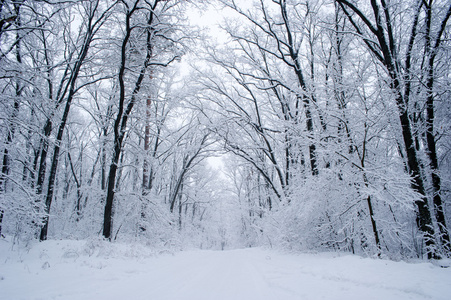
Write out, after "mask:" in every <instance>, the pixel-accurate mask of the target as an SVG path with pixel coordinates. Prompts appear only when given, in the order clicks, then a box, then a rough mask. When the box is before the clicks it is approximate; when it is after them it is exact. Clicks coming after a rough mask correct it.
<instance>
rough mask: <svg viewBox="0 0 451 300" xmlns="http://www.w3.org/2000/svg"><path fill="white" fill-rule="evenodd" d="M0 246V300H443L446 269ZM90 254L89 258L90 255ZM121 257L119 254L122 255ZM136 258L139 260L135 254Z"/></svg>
mask: <svg viewBox="0 0 451 300" xmlns="http://www.w3.org/2000/svg"><path fill="white" fill-rule="evenodd" d="M1 246H4V244H3V245H1V243H0V258H2V260H1V261H0V291H1V292H0V299H5V300H6V299H8V300H20V299H26V300H34V299H45V300H50V299H59V300H63V299H64V300H69V299H70V300H72V299H74V300H75V299H77V300H78V299H86V300H89V299H93V300H103V299H108V300H115V299H121V300H128V299H130V300H147V299H149V300H150V299H153V300H203V299H205V300H207V299H208V300H223V299H224V300H225V299H229V300H240V299H243V300H253V299H255V300H257V299H258V300H267V299H277V300H291V299H306V300H308V299H313V300H315V299H346V300H351V299H359V300H360V299H366V300H367V299H397V300H399V299H450V298H449V297H450V296H451V285H450V284H449V282H451V268H440V267H437V266H434V265H433V264H430V263H425V262H421V263H405V262H392V261H386V260H379V259H364V258H360V257H357V256H352V255H343V254H341V255H339V254H333V253H325V254H300V255H290V254H283V253H279V252H275V251H268V250H263V249H259V248H254V249H239V250H228V251H200V250H195V251H185V252H180V253H176V254H174V255H166V254H164V255H159V256H157V257H155V256H150V257H149V256H142V255H141V254H142V251H141V250H140V249H136V248H132V247H131V246H128V245H123V247H122V249H119V250H118V248H117V247H118V245H117V244H116V245H111V244H106V246H105V245H102V246H100V247H99V246H98V245H97V246H95V247H94V248H92V247H91V248H90V247H89V246H88V247H87V246H86V245H82V241H48V242H46V243H39V244H37V245H35V246H33V247H32V248H31V250H27V251H26V252H17V250H16V251H11V250H10V249H7V247H1ZM92 249H94V251H93V252H89V251H90V250H92ZM124 249H125V250H124ZM140 251H141V252H140Z"/></svg>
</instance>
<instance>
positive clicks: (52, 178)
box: [39, 2, 99, 241]
mask: <svg viewBox="0 0 451 300" xmlns="http://www.w3.org/2000/svg"><path fill="white" fill-rule="evenodd" d="M98 4H99V3H98V2H96V3H94V4H93V7H92V11H91V12H90V15H89V16H88V24H87V27H86V28H87V32H86V34H85V39H84V43H83V45H82V48H81V50H80V53H79V56H78V59H77V61H76V63H75V65H74V68H73V70H72V73H71V76H70V79H69V81H68V88H69V92H68V95H67V99H66V105H65V107H64V112H63V116H62V117H61V123H60V125H59V128H58V133H57V136H56V141H55V148H54V151H53V158H52V165H51V167H50V174H49V179H48V186H47V195H46V198H45V214H46V216H45V217H44V220H43V226H42V228H41V234H40V237H39V239H40V240H41V241H44V240H46V239H47V231H48V223H49V213H50V208H51V205H52V199H53V192H54V185H55V179H56V173H57V172H56V171H57V168H58V162H59V153H60V149H61V143H62V139H63V134H64V129H65V128H66V123H67V119H68V117H69V111H70V108H71V104H72V100H73V98H74V96H75V93H76V89H75V85H76V83H77V79H78V75H79V73H80V69H81V66H82V65H83V63H84V60H85V58H86V56H87V54H88V50H89V47H90V45H91V41H92V39H93V37H94V33H95V30H94V26H96V25H97V22H95V23H94V24H93V19H94V15H95V12H96V10H97V7H98Z"/></svg>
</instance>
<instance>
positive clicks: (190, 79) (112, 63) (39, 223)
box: [0, 0, 451, 259]
mask: <svg viewBox="0 0 451 300" xmlns="http://www.w3.org/2000/svg"><path fill="white" fill-rule="evenodd" d="M450 16H451V2H450V1H449V0H407V1H405V0H403V1H401V0H361V1H355V0H258V1H257V0H255V1H240V0H214V1H196V0H190V1H188V0H185V1H183V0H70V1H68V0H4V1H1V2H0V89H1V92H0V136H1V138H0V151H1V152H0V154H1V158H0V163H1V173H0V228H1V229H0V234H1V238H2V239H3V238H6V237H10V238H11V239H13V240H14V241H16V242H18V243H19V242H21V243H26V242H29V241H33V240H41V241H43V240H47V239H89V238H92V237H101V238H104V239H106V240H108V241H116V240H117V241H124V242H127V241H134V242H136V241H139V242H140V243H141V242H142V243H143V244H145V245H148V246H149V247H161V248H164V247H171V248H177V249H184V248H201V249H225V248H242V247H254V246H261V245H265V246H269V247H277V248H283V249H290V250H294V251H340V252H350V253H355V254H359V255H364V256H375V257H386V258H390V259H403V258H417V257H419V258H425V259H426V258H443V257H446V256H449V255H450V253H451V245H450V236H449V231H448V229H449V227H447V226H450V225H449V224H450V223H451V184H450V182H451V118H450V117H451V101H450V97H451V90H450V87H451V41H450V37H451V21H450V20H449V19H450Z"/></svg>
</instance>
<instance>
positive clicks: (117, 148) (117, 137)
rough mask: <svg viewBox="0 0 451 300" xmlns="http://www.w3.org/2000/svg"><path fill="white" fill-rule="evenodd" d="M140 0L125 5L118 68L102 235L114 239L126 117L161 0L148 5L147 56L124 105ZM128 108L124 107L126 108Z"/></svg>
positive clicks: (149, 54)
mask: <svg viewBox="0 0 451 300" xmlns="http://www.w3.org/2000/svg"><path fill="white" fill-rule="evenodd" d="M139 2H140V1H139V0H136V1H135V3H134V4H133V7H132V8H131V9H130V7H129V6H128V5H127V4H125V3H124V5H125V6H126V9H127V12H126V16H125V36H124V39H123V40H122V45H121V64H120V68H119V75H118V80H119V89H120V95H119V110H118V113H117V116H116V120H115V122H114V127H113V130H114V150H113V158H112V161H111V165H110V169H109V173H108V185H107V196H106V202H105V210H104V217H103V236H104V238H106V239H108V240H110V241H111V234H112V224H113V204H114V194H115V183H116V182H115V181H116V174H117V169H118V162H119V157H120V156H121V151H122V143H123V140H124V137H125V131H126V128H127V121H128V118H129V116H130V114H131V112H132V109H133V106H134V105H135V103H136V101H137V97H138V93H139V91H140V89H141V86H142V83H143V80H144V76H145V74H146V71H147V69H148V67H149V64H150V59H151V57H152V45H151V40H152V33H151V29H150V25H151V24H152V22H153V18H154V13H155V9H156V7H157V5H158V3H159V2H160V0H155V2H154V3H153V5H151V6H150V7H149V16H148V19H147V25H149V29H148V31H147V40H146V42H147V45H146V48H147V49H146V50H147V53H146V58H145V60H144V62H143V65H142V67H141V70H140V72H139V76H138V78H137V79H136V82H135V85H134V88H133V92H132V95H131V98H130V101H129V103H128V104H127V107H126V108H125V107H124V106H125V79H124V75H125V70H126V68H127V65H126V61H127V50H128V43H129V39H130V35H131V32H132V27H131V24H130V22H131V18H132V16H133V14H134V13H135V12H136V11H137V10H138V9H140V8H139V7H138V4H139ZM124 108H125V109H124Z"/></svg>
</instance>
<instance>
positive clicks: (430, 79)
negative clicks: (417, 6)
mask: <svg viewBox="0 0 451 300" xmlns="http://www.w3.org/2000/svg"><path fill="white" fill-rule="evenodd" d="M425 7H426V53H427V54H428V66H427V82H426V87H427V99H426V142H427V151H426V152H427V155H428V157H429V161H430V168H431V177H432V188H433V195H432V197H433V198H432V199H433V203H434V207H435V217H436V220H437V224H438V229H439V233H440V241H441V244H442V246H443V248H444V250H445V252H447V253H450V251H451V244H450V237H449V233H448V230H447V226H446V219H445V213H444V209H443V201H442V198H441V180H440V175H439V166H438V159H437V148H436V142H435V137H434V90H433V88H434V78H435V77H434V61H435V57H436V55H437V51H438V48H439V46H440V44H441V41H442V39H441V38H442V34H443V32H444V31H445V27H446V24H447V22H448V19H449V18H450V16H451V5H450V6H449V8H448V11H447V13H446V15H445V17H444V19H443V20H442V23H441V27H440V29H439V31H438V33H437V35H436V38H435V42H434V45H432V41H431V21H432V1H429V2H428V4H427V5H425Z"/></svg>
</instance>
